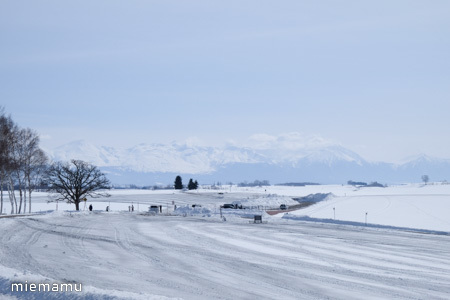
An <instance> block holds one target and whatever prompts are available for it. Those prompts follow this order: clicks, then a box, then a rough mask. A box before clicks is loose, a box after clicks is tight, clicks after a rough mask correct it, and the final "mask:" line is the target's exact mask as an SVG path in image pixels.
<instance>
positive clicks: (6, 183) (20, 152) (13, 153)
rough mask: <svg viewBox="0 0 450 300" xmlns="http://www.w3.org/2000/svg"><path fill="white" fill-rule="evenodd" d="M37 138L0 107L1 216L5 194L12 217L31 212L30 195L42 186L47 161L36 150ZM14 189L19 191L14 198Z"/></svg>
mask: <svg viewBox="0 0 450 300" xmlns="http://www.w3.org/2000/svg"><path fill="white" fill-rule="evenodd" d="M39 142H40V141H39V135H38V134H37V133H36V131H34V130H32V129H30V128H20V127H19V126H18V125H17V124H16V123H15V122H14V121H13V120H12V118H11V116H7V115H6V114H5V111H4V108H3V107H0V213H3V201H4V192H6V191H7V195H8V198H9V201H10V202H11V214H20V213H26V210H27V201H28V212H31V194H32V192H33V191H34V190H35V189H36V187H38V186H39V185H41V183H42V175H43V174H44V172H45V170H46V166H47V163H48V158H47V155H46V154H45V152H44V151H43V150H42V149H41V148H40V147H39ZM15 190H18V192H19V193H18V194H19V195H18V197H19V199H17V196H16V193H15V192H14V191H15Z"/></svg>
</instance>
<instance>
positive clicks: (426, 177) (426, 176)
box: [422, 175, 430, 184]
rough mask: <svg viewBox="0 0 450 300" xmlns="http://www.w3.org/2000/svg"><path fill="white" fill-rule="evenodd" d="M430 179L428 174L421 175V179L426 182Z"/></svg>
mask: <svg viewBox="0 0 450 300" xmlns="http://www.w3.org/2000/svg"><path fill="white" fill-rule="evenodd" d="M429 180H430V177H428V175H422V181H423V182H424V183H425V184H427V183H428V181H429Z"/></svg>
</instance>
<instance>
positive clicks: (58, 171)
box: [45, 160, 110, 210]
mask: <svg viewBox="0 0 450 300" xmlns="http://www.w3.org/2000/svg"><path fill="white" fill-rule="evenodd" d="M45 182H46V183H47V184H48V185H49V191H50V192H51V193H52V194H53V195H54V200H55V201H61V200H65V201H67V203H74V204H75V209H76V210H80V202H81V201H82V200H83V198H85V197H91V198H98V197H109V196H110V195H109V194H108V193H106V192H105V191H104V190H106V189H110V182H109V180H108V179H107V178H106V176H105V175H104V174H103V173H102V172H101V171H100V170H99V169H98V168H97V167H96V166H94V165H91V164H89V163H87V162H84V161H81V160H71V162H70V163H63V162H55V163H53V164H52V165H51V166H50V167H49V168H48V170H47V172H46V175H45Z"/></svg>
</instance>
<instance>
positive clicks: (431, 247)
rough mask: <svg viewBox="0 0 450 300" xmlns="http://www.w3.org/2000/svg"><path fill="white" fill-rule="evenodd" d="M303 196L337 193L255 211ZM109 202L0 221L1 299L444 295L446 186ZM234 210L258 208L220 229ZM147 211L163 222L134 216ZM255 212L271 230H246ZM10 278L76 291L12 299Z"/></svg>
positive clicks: (449, 197)
mask: <svg viewBox="0 0 450 300" xmlns="http://www.w3.org/2000/svg"><path fill="white" fill-rule="evenodd" d="M311 193H333V196H332V197H329V198H327V200H324V201H322V202H319V203H317V204H314V205H312V206H310V207H308V208H305V209H302V210H298V211H295V212H289V214H287V215H285V214H278V215H276V216H269V215H267V214H265V213H264V212H263V211H262V210H261V207H264V208H266V207H267V208H268V207H276V206H279V204H280V203H285V204H288V205H292V204H293V203H295V201H293V200H292V199H291V198H292V197H301V196H306V195H308V194H311ZM112 194H113V196H112V197H110V198H107V199H100V200H98V201H95V202H94V201H92V200H89V201H88V204H89V203H92V204H93V206H94V209H95V210H96V211H94V212H88V211H82V212H78V213H75V212H71V211H63V210H67V209H71V210H72V209H73V205H71V206H66V204H62V203H59V205H58V209H59V210H58V211H57V212H51V213H44V214H39V215H32V216H26V217H16V218H0V232H1V233H2V235H1V238H0V245H1V246H0V296H1V297H3V298H2V299H167V298H170V299H171V298H182V299H257V298H262V299H449V298H450V283H449V282H450V233H449V232H450V225H449V223H448V222H449V221H448V218H447V217H446V214H447V213H448V212H449V211H450V209H449V208H450V186H449V185H429V186H422V185H405V186H395V187H388V188H361V189H357V188H354V187H350V186H309V187H298V188H292V187H263V188H241V189H238V188H235V187H233V188H231V191H230V189H229V188H227V189H224V190H221V191H210V190H202V191H199V192H194V193H187V194H186V193H179V192H177V193H174V192H173V191H157V192H153V191H121V190H120V191H113V192H112ZM45 200H46V196H45V195H44V194H38V193H37V194H36V196H35V198H34V202H33V210H34V211H36V212H39V211H48V210H54V209H55V207H56V204H55V203H50V204H47V203H46V201H45ZM172 201H173V202H172ZM290 201H293V202H290ZM232 202H236V203H238V202H240V203H242V204H243V205H245V204H247V205H249V204H251V205H256V206H257V207H254V208H253V209H251V210H242V211H241V210H222V215H223V216H225V218H226V221H225V222H224V221H223V220H222V219H221V218H220V209H219V207H220V205H221V204H224V203H232ZM131 204H132V205H133V206H134V207H135V209H136V210H135V212H134V213H130V212H128V206H130V205H131ZM192 204H201V205H202V207H201V208H192ZM107 205H110V207H111V209H112V211H111V212H108V213H107V212H106V211H105V208H106V206H107ZM149 205H162V206H163V213H164V214H165V213H167V212H169V213H170V214H171V216H166V215H158V216H150V215H145V214H142V212H144V211H147V208H148V206H149ZM175 205H177V210H175V211H174V208H175V207H174V206H175ZM258 206H260V207H259V208H258ZM333 207H334V208H335V210H333ZM82 208H83V207H82ZM138 210H139V211H138ZM6 211H7V212H8V211H9V208H8V207H6ZM334 212H335V213H336V220H334V215H333V213H334ZM365 212H368V222H369V225H371V226H372V227H371V226H365ZM258 213H262V214H263V219H264V220H266V221H268V223H267V224H252V223H250V222H249V220H250V219H249V217H252V215H254V214H258ZM304 216H307V217H304ZM333 222H335V223H333ZM354 222H359V223H354ZM385 226H391V227H385ZM392 226H398V227H402V228H396V227H392ZM408 228H415V229H422V230H423V231H419V230H409V229H408ZM12 282H15V283H25V282H27V283H61V282H64V283H67V282H72V283H79V284H82V286H83V291H82V292H81V293H78V292H73V293H58V292H29V291H28V292H22V293H20V292H13V293H12V292H11V283H12Z"/></svg>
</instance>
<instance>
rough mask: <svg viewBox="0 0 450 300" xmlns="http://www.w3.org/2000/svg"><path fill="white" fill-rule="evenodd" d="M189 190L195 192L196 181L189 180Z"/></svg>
mask: <svg viewBox="0 0 450 300" xmlns="http://www.w3.org/2000/svg"><path fill="white" fill-rule="evenodd" d="M188 189H189V190H194V189H195V184H194V181H193V180H192V178H191V179H189V183H188Z"/></svg>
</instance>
